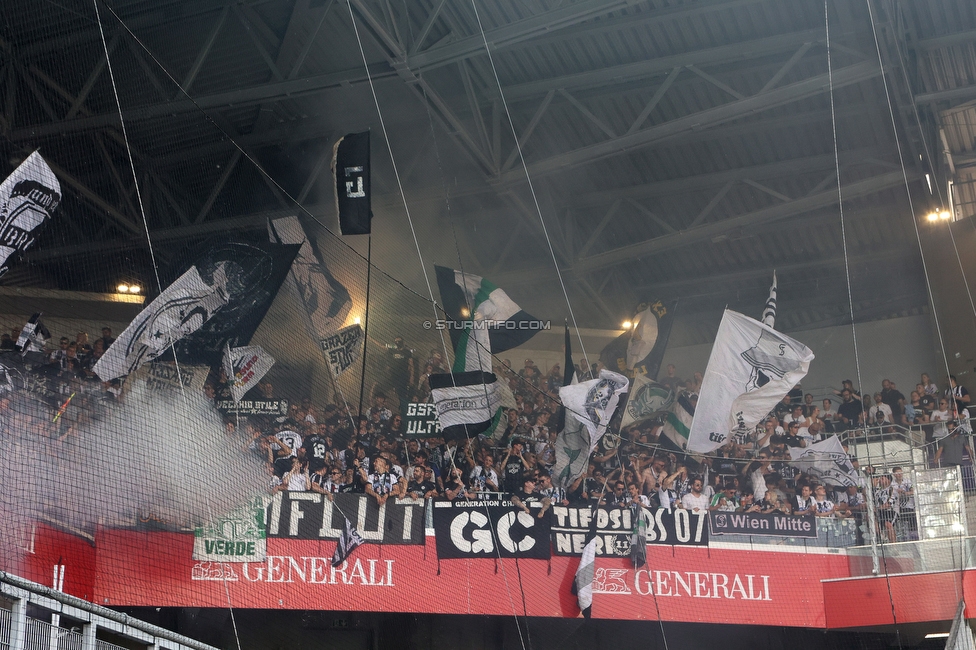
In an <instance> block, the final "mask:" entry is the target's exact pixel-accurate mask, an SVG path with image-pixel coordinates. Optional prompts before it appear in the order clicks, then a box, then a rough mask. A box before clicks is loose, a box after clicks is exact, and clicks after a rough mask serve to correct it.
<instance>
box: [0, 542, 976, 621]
mask: <svg viewBox="0 0 976 650" xmlns="http://www.w3.org/2000/svg"><path fill="white" fill-rule="evenodd" d="M426 542H427V543H426V545H425V546H403V545H401V546H392V545H374V544H364V545H362V546H360V547H359V548H357V549H356V550H355V551H353V553H352V555H351V556H350V557H349V559H348V561H347V562H346V563H345V564H344V565H343V566H341V567H338V568H336V569H333V568H332V567H331V565H330V559H331V557H332V553H333V551H334V550H335V542H332V541H318V540H296V539H269V540H268V554H267V558H266V559H265V560H264V561H263V562H259V563H258V562H252V563H218V562H197V561H194V560H193V559H192V551H193V536H192V535H185V534H177V533H164V532H135V531H128V530H103V531H100V532H99V533H98V534H97V536H96V539H95V544H94V545H93V544H92V543H90V542H89V541H88V540H86V539H84V538H82V537H78V536H75V535H72V534H69V533H66V532H62V531H59V530H57V529H54V528H51V527H48V526H44V525H38V526H37V527H36V528H35V530H34V534H33V536H32V537H31V539H30V540H29V543H28V544H27V545H26V546H25V548H24V552H23V554H22V556H21V558H20V559H19V560H17V561H16V565H17V570H16V571H14V572H15V573H18V574H19V575H22V576H24V577H26V578H28V579H30V580H34V581H35V582H39V583H41V584H44V585H47V586H52V584H53V579H54V572H55V567H64V568H63V575H64V582H63V590H64V591H65V592H67V593H70V594H73V595H76V596H79V597H82V598H85V599H87V600H91V601H93V602H95V603H98V604H101V605H108V606H114V607H125V606H153V607H217V608H223V607H227V606H228V605H232V606H234V607H236V608H256V609H275V608H280V609H322V610H331V611H342V610H348V611H381V612H416V613H444V614H489V615H498V616H511V615H512V614H518V615H528V616H542V617H576V616H578V615H579V610H578V609H577V607H576V598H575V597H574V596H573V595H572V594H571V593H570V585H571V583H572V581H573V577H574V574H575V571H576V568H577V565H578V563H579V558H576V557H570V556H555V555H554V556H553V557H552V559H551V561H550V560H525V559H522V560H518V561H516V560H514V559H502V560H497V561H496V560H492V559H484V558H475V559H456V560H440V561H439V560H438V559H437V553H436V550H435V545H434V538H433V537H427V538H426ZM849 560H850V558H848V557H847V556H846V555H840V554H823V553H802V552H801V553H790V552H782V551H779V552H771V551H754V550H739V549H729V548H707V547H680V546H678V547H669V546H653V545H652V546H649V547H648V549H647V566H646V567H645V568H642V569H640V570H636V571H635V570H634V568H633V566H632V565H631V563H630V561H629V559H627V558H614V557H601V558H597V560H596V576H595V580H594V595H593V616H594V618H606V619H629V620H651V621H656V620H658V617H660V619H661V620H663V621H676V622H702V623H724V624H738V625H773V626H789V627H812V628H850V627H863V626H874V625H891V624H892V623H893V622H895V621H897V622H898V623H911V622H919V621H935V620H947V619H950V618H952V615H953V614H954V612H955V607H956V603H957V602H958V597H959V594H964V593H969V594H976V571H967V572H965V573H960V572H945V573H927V574H915V575H903V576H891V577H890V578H888V579H886V578H884V577H878V578H851V577H850V572H849V564H848V561H849ZM520 585H521V589H520ZM889 593H890V595H891V600H889ZM918 593H925V594H928V595H929V597H927V598H926V599H924V600H923V601H919V600H918V598H917V597H916V595H917V594H918ZM971 606H976V602H974V603H973V605H971ZM892 612H894V618H893V614H892Z"/></svg>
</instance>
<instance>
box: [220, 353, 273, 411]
mask: <svg viewBox="0 0 976 650" xmlns="http://www.w3.org/2000/svg"><path fill="white" fill-rule="evenodd" d="M274 362H275V360H274V357H272V356H271V355H270V354H268V353H267V352H265V351H264V350H262V349H261V346H258V345H249V346H245V347H241V348H231V347H228V348H227V350H226V352H225V354H224V372H225V373H226V374H227V381H229V382H231V385H230V392H231V395H232V396H233V398H234V403H235V404H236V403H237V402H240V401H241V398H242V397H244V393H246V392H247V391H249V390H251V389H252V388H254V387H255V386H257V384H258V382H259V381H261V378H262V377H264V376H265V375H266V374H267V372H268V371H269V370H271V366H273V365H274Z"/></svg>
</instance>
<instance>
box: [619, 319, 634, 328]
mask: <svg viewBox="0 0 976 650" xmlns="http://www.w3.org/2000/svg"><path fill="white" fill-rule="evenodd" d="M633 325H634V324H633V323H631V322H630V321H629V320H625V321H624V322H623V323H622V324H621V327H623V328H624V329H625V330H629V329H630V328H631V327H633Z"/></svg>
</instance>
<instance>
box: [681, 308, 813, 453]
mask: <svg viewBox="0 0 976 650" xmlns="http://www.w3.org/2000/svg"><path fill="white" fill-rule="evenodd" d="M813 358H814V357H813V352H811V351H810V348H808V347H807V346H805V345H803V344H802V343H800V342H799V341H797V340H795V339H792V338H790V337H789V336H786V335H785V334H782V333H781V332H777V331H776V330H774V329H772V328H771V327H768V326H766V325H763V324H762V323H760V322H759V321H757V320H755V319H752V318H749V317H748V316H743V315H742V314H740V313H738V312H734V311H730V310H725V316H723V317H722V324H721V325H719V328H718V334H717V335H716V336H715V345H714V346H713V347H712V354H711V356H710V357H709V358H708V367H707V368H706V369H705V377H704V379H703V381H702V387H701V391H700V392H699V396H698V406H697V408H696V410H695V420H694V422H692V425H691V432H690V433H689V435H688V450H689V451H695V452H700V453H705V452H709V451H712V450H713V449H718V448H719V447H721V446H722V445H724V444H725V443H726V442H727V441H728V439H729V435H730V434H734V435H738V434H745V433H747V432H749V431H751V430H752V429H753V428H754V427H755V426H756V425H757V424H758V423H759V422H760V421H761V420H762V419H763V418H764V417H766V415H767V414H768V413H769V411H770V410H772V408H773V407H774V406H776V403H777V402H778V401H780V400H781V399H783V396H784V395H786V393H788V392H789V391H790V389H791V388H793V386H795V385H796V384H797V383H798V382H799V381H800V380H801V379H803V377H805V376H806V374H807V370H808V369H809V368H810V362H811V361H813Z"/></svg>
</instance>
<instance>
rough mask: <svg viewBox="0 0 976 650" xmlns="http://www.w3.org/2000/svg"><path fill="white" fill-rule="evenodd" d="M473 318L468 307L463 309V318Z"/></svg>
mask: <svg viewBox="0 0 976 650" xmlns="http://www.w3.org/2000/svg"><path fill="white" fill-rule="evenodd" d="M469 316H471V310H470V309H468V308H467V307H461V318H468V317H469Z"/></svg>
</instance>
